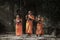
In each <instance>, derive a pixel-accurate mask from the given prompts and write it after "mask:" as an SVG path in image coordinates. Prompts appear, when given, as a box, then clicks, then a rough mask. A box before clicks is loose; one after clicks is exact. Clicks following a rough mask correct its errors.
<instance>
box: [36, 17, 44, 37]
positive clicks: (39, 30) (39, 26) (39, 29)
mask: <svg viewBox="0 0 60 40" xmlns="http://www.w3.org/2000/svg"><path fill="white" fill-rule="evenodd" d="M43 34H44V30H43V23H42V20H41V17H40V16H39V17H38V18H37V29H36V35H37V36H41V35H43Z"/></svg>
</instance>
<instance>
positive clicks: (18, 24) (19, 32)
mask: <svg viewBox="0 0 60 40" xmlns="http://www.w3.org/2000/svg"><path fill="white" fill-rule="evenodd" d="M21 20H22V19H20V18H16V36H21V35H22V22H20V21H21Z"/></svg>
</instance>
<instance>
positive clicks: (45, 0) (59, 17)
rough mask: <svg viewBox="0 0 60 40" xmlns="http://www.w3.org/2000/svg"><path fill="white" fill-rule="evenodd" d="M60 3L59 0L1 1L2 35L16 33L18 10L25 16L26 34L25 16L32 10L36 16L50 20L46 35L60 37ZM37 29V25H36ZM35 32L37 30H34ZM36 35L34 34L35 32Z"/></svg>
mask: <svg viewBox="0 0 60 40" xmlns="http://www.w3.org/2000/svg"><path fill="white" fill-rule="evenodd" d="M59 8H60V2H59V1H58V0H0V34H7V33H14V32H15V23H14V19H15V16H16V14H17V12H16V10H17V9H20V12H21V13H22V16H23V19H24V20H23V21H24V22H23V33H24V34H25V18H24V17H25V15H26V14H27V11H28V10H32V11H33V14H34V16H37V15H41V16H45V17H47V18H48V24H47V25H46V26H45V27H44V30H45V34H49V35H56V36H59V35H60V9H59ZM34 28H35V25H34ZM34 30H35V29H34ZM33 33H34V32H33Z"/></svg>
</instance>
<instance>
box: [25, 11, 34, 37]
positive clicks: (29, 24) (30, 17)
mask: <svg viewBox="0 0 60 40" xmlns="http://www.w3.org/2000/svg"><path fill="white" fill-rule="evenodd" d="M26 19H27V21H26V33H27V34H28V35H29V36H31V34H32V27H33V20H34V16H33V15H32V12H31V11H28V15H26Z"/></svg>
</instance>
